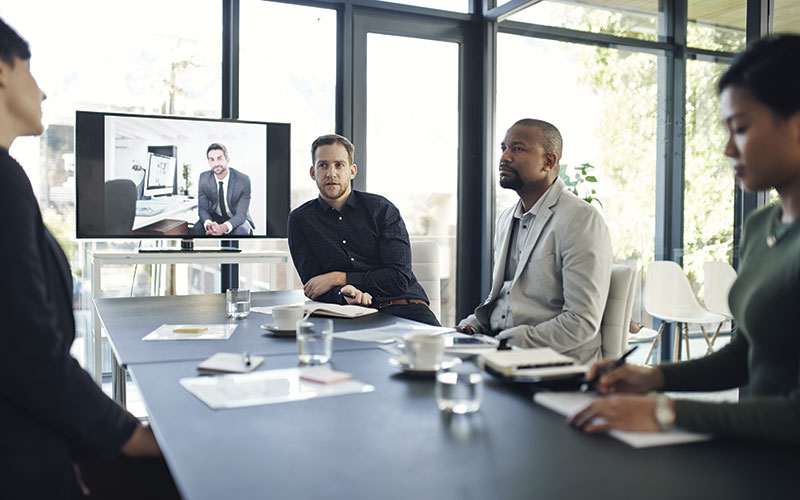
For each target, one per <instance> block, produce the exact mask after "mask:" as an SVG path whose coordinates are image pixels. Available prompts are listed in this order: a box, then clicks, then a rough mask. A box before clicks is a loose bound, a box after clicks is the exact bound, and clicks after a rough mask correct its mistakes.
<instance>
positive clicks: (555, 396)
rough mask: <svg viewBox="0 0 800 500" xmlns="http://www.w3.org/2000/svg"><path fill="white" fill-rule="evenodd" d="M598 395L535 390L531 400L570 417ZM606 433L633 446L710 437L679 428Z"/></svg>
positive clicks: (690, 441) (680, 442) (668, 443)
mask: <svg viewBox="0 0 800 500" xmlns="http://www.w3.org/2000/svg"><path fill="white" fill-rule="evenodd" d="M599 397H601V396H598V395H597V394H594V393H587V392H537V393H536V394H534V395H533V400H534V401H536V402H537V403H539V404H540V405H542V406H544V407H545V408H549V409H551V410H553V411H555V412H557V413H560V414H562V415H565V416H567V417H571V416H572V415H574V414H576V413H578V412H579V411H580V410H582V409H584V408H585V407H586V406H587V405H588V404H589V403H591V402H592V401H594V400H595V399H597V398H599ZM608 433H609V434H610V435H611V436H613V437H615V438H617V439H619V440H620V441H622V442H623V443H626V444H628V445H630V446H632V447H634V448H649V447H651V446H667V445H672V444H682V443H695V442H698V441H707V440H709V439H711V436H710V435H708V434H698V433H694V432H687V431H682V430H679V429H674V430H672V431H670V432H630V431H618V430H612V431H609V432H608Z"/></svg>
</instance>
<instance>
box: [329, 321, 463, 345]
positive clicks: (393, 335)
mask: <svg viewBox="0 0 800 500" xmlns="http://www.w3.org/2000/svg"><path fill="white" fill-rule="evenodd" d="M454 331H455V329H453V328H445V327H441V326H428V325H410V324H399V325H390V326H382V327H380V328H365V329H363V330H346V331H343V332H337V331H334V332H333V336H334V337H338V338H340V339H347V340H358V341H362V342H378V343H380V344H389V343H392V342H395V341H396V340H398V339H401V338H402V337H403V335H405V334H407V333H423V334H429V335H442V334H445V333H451V332H454Z"/></svg>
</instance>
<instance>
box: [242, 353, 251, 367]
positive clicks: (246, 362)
mask: <svg viewBox="0 0 800 500" xmlns="http://www.w3.org/2000/svg"><path fill="white" fill-rule="evenodd" d="M242 363H244V366H250V355H249V354H247V351H244V352H243V353H242Z"/></svg>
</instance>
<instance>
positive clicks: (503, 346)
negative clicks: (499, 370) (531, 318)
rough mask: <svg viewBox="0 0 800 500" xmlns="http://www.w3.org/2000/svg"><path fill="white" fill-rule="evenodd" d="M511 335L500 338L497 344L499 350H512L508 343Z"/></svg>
mask: <svg viewBox="0 0 800 500" xmlns="http://www.w3.org/2000/svg"><path fill="white" fill-rule="evenodd" d="M510 338H511V337H506V338H504V339H500V343H499V344H498V345H497V350H498V351H510V350H511V346H509V345H508V339H510Z"/></svg>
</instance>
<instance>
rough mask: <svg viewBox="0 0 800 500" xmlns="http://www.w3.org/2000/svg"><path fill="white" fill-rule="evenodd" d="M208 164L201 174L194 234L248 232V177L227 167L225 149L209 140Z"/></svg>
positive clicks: (237, 233)
mask: <svg viewBox="0 0 800 500" xmlns="http://www.w3.org/2000/svg"><path fill="white" fill-rule="evenodd" d="M206 156H207V157H208V166H209V167H211V169H210V170H207V171H205V172H203V173H202V174H200V181H199V183H198V188H197V191H198V192H197V194H198V204H197V209H198V212H199V213H200V220H199V221H198V223H197V224H195V228H194V232H195V234H205V235H206V236H249V235H251V234H252V233H253V229H255V224H253V219H252V218H251V217H250V177H248V176H247V175H245V174H243V173H241V172H239V171H238V170H236V169H233V168H228V161H229V158H228V150H227V148H225V146H224V145H222V144H219V143H216V142H215V143H212V144H211V145H210V146H208V149H207V150H206Z"/></svg>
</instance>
